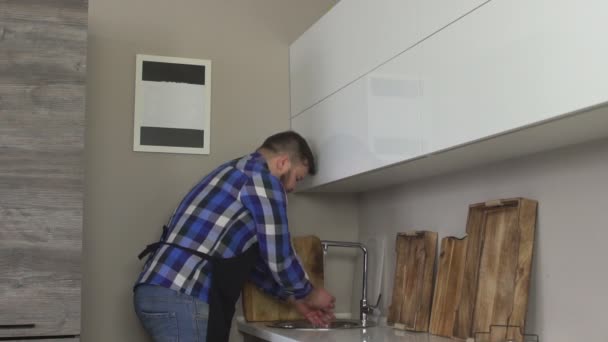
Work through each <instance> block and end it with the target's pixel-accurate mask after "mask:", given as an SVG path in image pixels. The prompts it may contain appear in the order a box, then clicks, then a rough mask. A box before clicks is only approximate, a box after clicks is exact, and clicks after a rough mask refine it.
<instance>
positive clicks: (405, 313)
mask: <svg viewBox="0 0 608 342" xmlns="http://www.w3.org/2000/svg"><path fill="white" fill-rule="evenodd" d="M395 248H396V252H397V259H396V263H395V280H394V284H393V297H392V299H391V305H390V308H389V314H388V318H387V321H388V323H389V324H395V323H400V324H402V325H404V326H405V329H406V330H412V331H428V328H429V319H430V315H431V300H432V294H433V273H434V267H435V254H436V251H437V233H435V232H429V231H418V232H415V233H400V234H398V235H397V241H396V245H395Z"/></svg>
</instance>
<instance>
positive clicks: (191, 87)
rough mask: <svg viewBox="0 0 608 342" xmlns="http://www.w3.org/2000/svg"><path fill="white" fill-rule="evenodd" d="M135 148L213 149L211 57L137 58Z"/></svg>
mask: <svg viewBox="0 0 608 342" xmlns="http://www.w3.org/2000/svg"><path fill="white" fill-rule="evenodd" d="M136 61H137V65H136V71H135V115H134V132H133V133H134V134H133V150H134V151H141V152H168V153H191V154H209V153H210V149H209V141H210V128H211V126H210V124H211V61H209V60H203V59H190V58H178V57H162V56H150V55H140V54H138V55H137V57H136Z"/></svg>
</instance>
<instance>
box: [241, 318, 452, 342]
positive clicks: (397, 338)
mask: <svg viewBox="0 0 608 342" xmlns="http://www.w3.org/2000/svg"><path fill="white" fill-rule="evenodd" d="M237 327H238V330H239V331H241V332H243V333H246V334H249V335H253V336H256V337H258V338H261V339H263V340H266V341H270V342H321V341H328V342H357V341H361V342H454V340H452V339H449V338H445V337H438V336H433V335H429V334H426V333H413V332H409V331H401V330H396V329H393V328H392V327H386V326H378V327H373V328H366V329H336V330H330V331H304V330H292V329H279V328H270V327H267V326H266V323H247V322H246V321H244V320H243V319H238V320H237Z"/></svg>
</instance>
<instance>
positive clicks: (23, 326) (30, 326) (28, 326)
mask: <svg viewBox="0 0 608 342" xmlns="http://www.w3.org/2000/svg"><path fill="white" fill-rule="evenodd" d="M35 327H36V324H0V329H33V328H35Z"/></svg>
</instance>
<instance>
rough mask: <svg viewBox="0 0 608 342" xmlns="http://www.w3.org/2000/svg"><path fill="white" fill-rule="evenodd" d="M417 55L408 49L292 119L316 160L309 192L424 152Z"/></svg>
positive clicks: (424, 133) (306, 184)
mask: <svg viewBox="0 0 608 342" xmlns="http://www.w3.org/2000/svg"><path fill="white" fill-rule="evenodd" d="M421 85H422V83H421V81H420V50H419V49H418V48H413V49H411V50H409V51H408V52H406V53H404V54H401V55H400V56H398V57H397V58H395V59H393V60H391V61H390V62H388V63H386V64H385V65H383V66H382V67H380V68H378V69H376V70H375V71H373V72H371V73H369V74H367V75H366V76H365V77H363V78H360V79H358V80H357V81H355V82H353V83H351V84H349V85H348V86H346V87H345V88H344V89H342V90H341V91H339V92H337V93H336V94H334V95H333V96H331V97H329V98H327V99H325V100H324V101H322V102H321V103H319V104H317V105H315V106H313V107H311V108H309V109H308V110H306V111H304V112H302V113H301V114H298V115H297V116H295V117H293V118H292V129H293V130H295V131H297V132H299V133H300V134H302V135H303V136H304V137H305V138H306V139H307V140H308V141H309V142H310V143H311V145H312V146H311V147H312V148H313V150H314V151H316V154H317V164H318V175H316V176H314V177H309V180H308V181H307V183H304V184H303V185H302V186H300V187H299V188H300V189H305V188H310V187H314V186H318V185H322V184H326V183H330V182H333V181H336V180H340V179H343V178H346V177H350V176H353V175H356V174H359V173H362V172H365V171H368V170H373V169H377V168H380V167H384V166H387V165H391V164H394V163H397V162H401V161H404V160H408V159H411V158H414V157H416V156H419V155H421V154H423V153H424V151H425V150H426V149H428V145H429V143H428V139H429V137H428V135H427V132H428V131H427V130H425V129H421V128H422V127H427V126H428V125H427V123H426V122H425V118H424V117H423V116H422V115H421V104H422V97H421V95H422V86H421Z"/></svg>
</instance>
